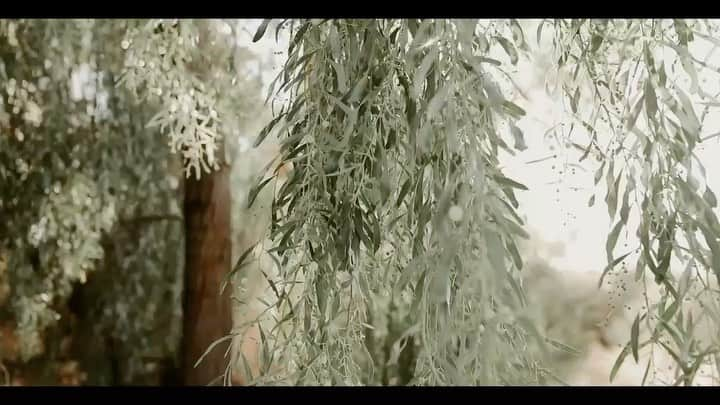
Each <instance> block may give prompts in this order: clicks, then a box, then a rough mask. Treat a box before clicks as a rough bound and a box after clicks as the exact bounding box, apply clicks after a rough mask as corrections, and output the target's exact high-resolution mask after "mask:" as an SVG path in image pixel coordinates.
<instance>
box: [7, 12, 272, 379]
mask: <svg viewBox="0 0 720 405" xmlns="http://www.w3.org/2000/svg"><path fill="white" fill-rule="evenodd" d="M230 24H233V22H230ZM187 27H191V29H189V30H188V29H187ZM194 27H199V28H200V29H203V30H205V31H204V32H206V33H207V32H211V33H212V35H213V37H212V41H216V42H217V43H216V44H215V43H213V44H212V45H210V44H205V45H204V46H203V47H202V53H201V52H199V48H197V47H195V46H193V45H194V44H193V38H194V36H195V34H196V30H195V29H194ZM180 31H182V34H181V33H180ZM233 33H234V28H231V26H230V25H228V24H225V23H224V22H222V21H214V22H211V23H207V24H197V25H195V23H194V22H191V21H184V22H177V21H174V22H173V21H165V22H164V23H163V22H162V21H122V20H111V21H103V20H82V21H81V20H0V83H2V88H1V91H0V128H1V129H2V136H0V190H2V193H1V194H0V218H2V221H0V258H2V259H1V260H2V265H0V270H1V271H2V272H1V273H0V274H1V275H0V282H2V288H1V289H0V309H1V310H2V314H1V316H2V318H1V319H2V321H1V322H2V324H1V325H2V329H1V333H2V342H3V345H2V347H0V360H1V361H2V363H3V364H4V366H5V367H6V368H7V370H8V371H9V372H10V375H11V376H12V378H13V383H18V384H55V383H74V384H79V383H86V384H157V383H161V382H163V380H164V379H166V380H167V379H168V378H171V377H172V376H171V375H170V374H168V373H171V372H176V369H177V368H178V367H179V366H180V360H181V359H180V358H179V357H178V355H179V352H178V349H179V347H180V346H179V345H180V343H181V336H182V319H183V317H182V315H183V313H182V312H183V311H182V306H181V305H180V303H181V302H182V295H183V275H184V273H185V267H186V266H185V254H184V253H183V252H184V248H183V246H184V234H185V232H184V228H185V226H184V223H183V218H184V215H183V196H184V190H185V189H186V188H187V187H186V185H185V184H184V178H185V173H186V171H185V169H184V168H185V167H193V168H195V170H199V169H200V166H199V165H200V161H199V160H198V158H197V157H196V156H197V155H193V151H192V150H189V148H188V146H187V144H186V140H185V139H182V136H187V137H190V136H199V135H201V134H203V131H206V132H211V131H216V132H223V133H225V134H230V135H236V134H237V133H238V132H239V131H240V130H241V129H242V127H241V126H240V123H243V124H245V121H247V117H250V116H253V115H254V114H255V111H257V110H262V108H261V107H260V106H261V100H259V94H260V86H259V81H258V80H256V79H253V77H254V76H251V75H248V74H247V72H245V71H242V72H241V73H242V75H238V74H236V72H238V71H240V70H242V69H243V68H244V64H246V63H249V62H251V61H252V60H253V55H252V54H251V53H249V52H248V51H247V50H239V49H236V47H235V46H234V42H233V41H232V37H231V35H232V34H233ZM134 34H135V35H134ZM133 35H134V36H133ZM183 35H184V36H183ZM168 38H175V39H177V38H179V39H180V40H182V39H183V38H185V39H186V41H187V42H186V45H185V46H184V47H183V46H173V45H172V44H168ZM143 41H144V43H143ZM221 41H222V42H221ZM130 42H132V45H133V49H134V50H138V51H137V53H136V54H128V51H127V50H128V48H129V47H130ZM169 42H172V41H169ZM180 42H181V41H180ZM163 45H169V49H167V50H165V51H164V52H163V51H162V50H161V47H162V46H163ZM213 49H216V50H217V52H213V51H212V50H213ZM143 50H144V52H147V54H142V51H143ZM236 50H237V52H236ZM201 54H202V55H204V57H207V58H210V59H213V58H214V59H213V62H215V63H208V62H207V61H203V60H201V59H198V55H201ZM192 58H195V65H193V64H192V63H191V62H190V60H191V59H192ZM221 60H222V61H226V62H225V63H223V62H221ZM202 66H220V68H219V69H217V70H209V69H208V70H206V71H202V72H199V73H196V72H195V71H197V70H198V69H199V67H202ZM143 69H146V70H147V71H151V72H156V73H155V75H151V74H146V75H144V76H143V81H142V84H140V83H139V81H140V80H139V79H137V77H136V76H135V75H134V73H135V72H138V71H142V70H143ZM198 75H201V76H198ZM228 76H232V77H231V78H228ZM121 78H124V79H125V80H126V84H128V82H127V80H130V82H129V85H127V86H125V85H117V84H116V83H117V82H118V81H119V80H120V79H121ZM230 82H232V83H233V85H232V86H228V83H230ZM219 88H222V90H223V93H222V94H219V92H218V89H219ZM194 91H196V92H197V93H196V94H195V95H196V96H198V97H193V98H191V99H188V97H192V96H188V93H189V94H191V95H192V94H193V92H194ZM202 96H204V97H205V98H202ZM198 100H199V101H198ZM195 101H198V103H201V102H205V103H206V104H204V105H201V104H195ZM190 102H192V103H191V104H190ZM171 103H175V104H173V105H174V106H175V107H171V106H170V104H171ZM183 103H185V104H183ZM169 108H176V109H178V112H180V111H182V112H183V114H178V115H177V116H173V118H168V117H169V116H170V115H171V113H170V112H169ZM200 110H203V111H202V112H198V111H200ZM213 111H215V112H213ZM163 112H165V113H167V114H166V115H163ZM218 112H219V114H218ZM202 113H204V114H205V115H206V116H209V115H210V114H212V116H213V117H209V118H210V120H207V119H206V120H203V119H197V118H192V117H193V116H194V115H197V114H202ZM218 115H222V117H223V118H224V120H223V122H222V124H220V123H219V122H218V120H217V119H218ZM163 118H165V119H168V120H169V119H172V120H173V122H172V124H173V125H176V126H175V127H173V130H172V131H171V133H173V134H179V135H178V136H177V137H176V138H174V139H172V141H174V143H173V144H172V145H171V146H172V147H171V148H168V141H167V137H166V136H164V135H163V133H162V132H163V131H164V128H163V129H161V128H158V126H157V125H155V126H153V125H152V124H153V122H151V120H153V119H155V123H157V121H158V119H163ZM212 120H214V121H212ZM208 121H212V122H208ZM148 123H151V125H147V124H148ZM163 123H164V122H163ZM161 125H162V123H161ZM181 135H182V136H181ZM215 135H216V134H215V133H213V136H215ZM211 140H213V141H214V139H211ZM195 144H197V143H195ZM215 144H216V142H212V143H211V145H212V146H211V147H212V148H215V147H216V145H215ZM218 144H219V143H218ZM227 149H228V151H227V154H228V155H230V154H231V153H233V152H235V151H236V148H234V145H232V144H231V145H229V146H228V148H227ZM174 150H178V151H180V152H182V153H183V154H181V155H178V154H174V153H173V151H174ZM205 153H206V155H207V151H206V152H205ZM179 156H180V158H183V157H184V158H185V161H184V162H183V161H181V159H180V158H179ZM222 158H223V159H224V157H222ZM205 163H206V164H207V163H208V162H205ZM210 164H211V165H212V164H214V165H217V164H218V163H217V162H210ZM193 165H194V166H193ZM216 173H222V172H216ZM198 174H199V173H198ZM193 175H195V173H193ZM225 177H228V176H227V174H225ZM208 178H211V176H209V177H208ZM225 187H229V184H226V185H225ZM224 193H226V195H227V196H229V193H230V190H229V189H226V190H224ZM200 215H202V214H200ZM222 215H223V217H222V218H221V221H223V220H224V221H226V223H227V231H228V232H229V229H230V206H227V207H226V212H224V213H222ZM205 232H206V233H207V234H211V233H212V230H211V229H206V230H205ZM201 236H202V235H201ZM221 236H222V237H224V238H227V239H228V243H229V242H230V237H231V235H230V234H227V235H221ZM228 247H229V246H228ZM228 253H229V249H228ZM228 263H229V258H228ZM198 265H202V264H197V263H195V264H194V266H198ZM216 291H217V290H215V291H213V292H216ZM209 293H210V292H209V291H208V292H206V294H209ZM228 316H229V313H228ZM228 319H229V318H228ZM224 333H227V331H218V334H219V335H218V337H220V336H222V334H224ZM209 343H211V342H208V343H207V345H209ZM207 345H205V346H207ZM203 350H204V349H203ZM198 356H199V354H198ZM175 378H177V377H175ZM175 381H178V380H177V379H176V380H175Z"/></svg>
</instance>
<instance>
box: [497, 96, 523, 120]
mask: <svg viewBox="0 0 720 405" xmlns="http://www.w3.org/2000/svg"><path fill="white" fill-rule="evenodd" d="M502 105H503V107H504V108H505V112H507V113H508V114H510V115H512V116H513V117H514V118H521V117H524V116H525V110H523V109H522V108H520V107H519V106H518V105H517V104H515V103H513V102H512V101H509V100H505V101H503V104H502Z"/></svg>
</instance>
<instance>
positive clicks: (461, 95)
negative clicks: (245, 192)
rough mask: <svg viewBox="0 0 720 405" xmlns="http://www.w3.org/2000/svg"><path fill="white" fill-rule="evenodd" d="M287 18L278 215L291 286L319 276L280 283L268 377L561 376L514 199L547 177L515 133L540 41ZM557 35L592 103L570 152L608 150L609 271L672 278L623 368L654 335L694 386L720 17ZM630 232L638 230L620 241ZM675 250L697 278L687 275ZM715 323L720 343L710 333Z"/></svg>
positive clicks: (572, 96)
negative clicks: (530, 278)
mask: <svg viewBox="0 0 720 405" xmlns="http://www.w3.org/2000/svg"><path fill="white" fill-rule="evenodd" d="M286 24H289V25H290V30H291V38H292V39H291V41H290V44H289V48H288V55H287V62H286V64H285V66H284V69H283V72H282V73H281V74H280V75H279V76H278V78H277V82H276V83H277V84H278V85H279V88H278V91H279V92H289V93H290V103H288V105H287V107H284V108H282V109H281V110H280V111H279V112H278V113H277V114H276V116H275V118H274V119H273V120H272V121H271V122H270V124H269V125H268V126H267V128H266V129H265V130H263V131H262V132H261V133H260V135H259V137H258V140H257V143H260V142H262V140H263V138H264V136H266V135H267V134H268V133H270V132H271V131H277V132H278V133H279V136H280V137H281V141H280V142H281V145H282V161H283V162H284V163H286V164H292V165H293V167H294V169H293V171H292V174H291V175H290V178H289V179H288V181H287V182H286V183H285V184H284V185H283V186H282V187H280V188H279V190H277V194H278V195H277V198H276V200H275V202H274V207H273V220H274V221H273V224H272V226H271V231H270V232H271V233H270V236H271V238H272V239H273V240H274V244H273V246H272V247H271V249H270V250H271V251H272V252H275V253H277V254H278V255H279V256H280V258H281V260H280V261H279V262H278V266H279V267H281V271H280V273H281V277H280V282H278V280H276V281H275V282H274V286H278V285H281V286H291V285H292V286H294V285H296V279H297V278H298V275H301V276H302V279H303V280H304V283H303V286H304V287H302V288H301V292H302V293H301V297H302V298H301V299H299V300H297V301H296V302H292V300H290V299H289V297H290V295H289V294H288V290H289V289H291V287H284V288H275V287H273V292H274V293H275V294H276V297H275V301H274V302H272V303H269V305H270V306H275V307H276V308H277V309H279V310H281V311H284V312H282V313H283V315H284V316H281V317H280V318H279V322H278V325H277V326H276V327H275V328H274V329H273V331H266V332H265V333H264V334H263V336H264V338H263V344H262V347H261V350H260V354H261V360H262V361H261V366H260V373H259V374H260V375H261V376H262V377H267V378H270V377H272V375H269V374H273V373H269V370H270V369H271V368H270V364H271V363H272V362H273V361H278V359H282V363H285V364H290V365H291V366H290V367H289V368H288V369H287V370H285V373H284V375H282V377H284V378H287V379H288V380H285V381H289V382H292V383H298V384H317V383H319V384H326V383H332V384H359V383H365V384H408V383H412V384H528V383H529V384H536V383H547V382H552V381H553V378H554V376H553V373H552V371H551V370H549V369H548V368H547V364H544V363H543V361H542V360H543V357H544V354H543V353H545V352H546V351H547V350H549V349H552V347H553V346H552V345H551V346H548V345H547V344H546V343H548V340H547V339H546V337H545V336H544V335H543V331H542V330H538V329H537V328H536V327H535V326H536V325H535V324H534V322H533V319H531V318H530V317H529V316H528V315H527V311H525V310H524V301H525V298H524V295H523V292H522V288H521V285H520V282H519V277H520V270H521V269H522V259H521V255H520V253H519V250H518V238H523V237H525V236H526V232H525V231H524V230H523V225H524V224H523V221H522V220H521V219H520V217H519V216H518V215H517V211H516V210H517V209H518V202H517V199H516V195H515V193H516V192H518V191H521V190H526V189H527V187H526V186H525V185H523V184H520V183H518V182H517V181H515V180H513V179H511V178H508V177H507V176H506V175H505V174H504V173H503V171H502V169H501V168H500V161H499V156H500V155H501V154H502V153H505V152H506V153H509V154H512V153H514V151H513V150H522V149H524V148H526V146H525V141H524V134H523V133H522V131H521V130H520V129H519V127H518V125H517V122H518V120H519V119H521V118H522V117H523V115H524V114H525V112H524V110H523V109H522V107H521V106H518V105H516V104H515V103H513V102H511V101H510V98H511V94H512V90H513V89H512V86H511V83H512V81H511V80H506V79H507V78H508V77H510V78H511V77H512V74H513V72H512V71H511V68H512V65H515V64H516V63H517V61H518V59H519V58H520V57H525V56H526V55H527V51H528V50H529V46H530V45H529V44H528V43H527V42H526V40H525V33H524V32H523V30H522V28H521V26H520V25H519V24H518V23H517V22H516V21H514V20H500V21H476V20H402V21H400V20H302V21H286ZM267 27H268V22H267V21H265V22H264V23H263V24H262V25H261V26H260V28H259V30H258V32H257V34H256V38H259V37H261V36H262V35H264V34H265V31H266V30H267ZM279 29H280V28H279ZM548 31H549V32H548ZM541 35H546V36H547V35H551V36H552V37H553V50H554V56H555V58H554V59H553V61H552V63H551V66H550V68H551V70H552V71H555V72H558V75H559V77H561V80H560V81H558V83H557V87H556V89H557V90H558V91H562V92H563V94H565V97H566V101H567V107H568V111H569V112H571V113H572V114H573V116H572V120H571V122H568V127H569V128H570V129H569V130H568V131H565V132H563V133H560V134H558V138H559V140H560V141H561V142H559V143H560V146H561V150H560V152H559V153H561V154H562V155H563V157H564V158H565V159H566V160H569V159H571V158H572V159H579V161H580V162H582V161H584V160H585V159H586V158H587V157H588V156H593V157H595V161H596V163H597V165H596V174H595V184H596V185H597V184H598V183H599V182H600V181H601V180H602V179H605V180H606V183H607V190H606V196H605V203H606V205H607V208H608V214H609V216H610V217H611V219H613V220H614V221H615V225H614V226H613V228H612V230H611V231H610V233H609V235H608V238H607V246H606V250H607V259H608V263H607V266H606V268H605V271H604V272H603V275H605V274H608V273H612V272H614V271H615V268H616V267H621V266H622V267H625V266H626V260H627V259H628V258H629V257H631V256H630V254H631V253H633V252H636V253H638V255H637V264H636V274H637V278H638V279H639V280H646V278H645V277H644V276H645V275H646V273H647V274H649V275H650V276H651V278H650V279H649V282H650V283H656V284H657V285H659V286H660V287H661V290H660V291H661V296H660V298H659V300H657V301H649V300H648V301H647V305H646V307H644V309H642V310H640V309H637V310H636V312H637V316H636V318H635V322H634V324H633V326H632V330H631V334H630V335H631V339H630V341H629V342H628V343H627V345H626V347H625V349H624V350H623V351H622V353H621V356H620V357H619V358H618V361H617V363H616V365H615V367H613V369H612V370H609V372H610V374H611V378H612V375H613V374H614V373H616V372H617V369H618V367H619V366H620V365H621V364H622V362H623V361H624V359H625V357H627V356H628V355H630V354H632V356H633V357H634V358H635V360H636V361H637V359H638V358H639V351H640V350H643V349H645V348H649V350H664V351H666V352H667V353H669V355H671V356H672V357H673V358H674V359H675V360H676V363H677V366H678V372H677V380H676V381H675V383H684V384H691V383H692V381H693V379H694V377H695V374H696V372H697V370H698V369H699V367H700V366H701V365H702V364H704V363H708V362H710V363H712V362H713V356H717V353H718V352H717V349H718V343H719V342H718V341H717V336H719V335H718V333H717V331H718V327H720V323H718V319H719V318H718V315H719V314H720V312H719V311H718V300H719V298H718V295H717V278H718V277H720V251H719V250H718V249H720V248H718V246H719V245H718V236H720V225H719V224H718V221H717V217H716V214H715V211H714V208H716V204H717V201H716V198H715V195H714V193H713V192H712V190H711V189H710V188H709V187H708V186H707V185H706V184H702V183H701V182H703V181H704V168H703V166H702V162H701V161H700V160H699V159H698V158H697V156H696V154H695V151H696V148H697V147H698V145H701V144H702V142H703V141H704V139H703V136H702V135H701V131H702V129H703V121H702V117H701V116H698V113H697V112H696V107H695V105H694V104H693V102H694V101H702V102H705V105H706V106H708V107H712V106H715V105H717V100H716V99H715V98H714V96H713V95H710V94H707V93H706V92H704V91H703V88H702V86H699V85H698V79H697V77H698V71H700V70H704V69H706V68H708V65H707V64H706V63H705V62H703V61H702V60H699V59H698V58H697V57H695V56H694V55H693V53H692V49H693V48H692V43H693V41H698V40H699V39H701V40H706V41H710V42H712V43H717V39H716V30H715V28H714V27H713V26H712V25H711V24H709V23H708V22H705V21H685V20H674V21H670V20H642V21H641V20H621V21H614V20H569V21H568V20H555V21H543V22H542V23H541V24H540V25H539V28H538V32H537V37H538V38H539V37H540V36H541ZM698 38H699V39H698ZM494 50H502V53H504V55H503V56H496V55H498V52H495V51H494ZM678 66H681V69H680V68H678ZM683 76H686V77H687V78H689V79H688V80H685V78H686V77H683ZM703 116H704V115H703ZM510 145H512V146H510ZM586 163H588V162H586ZM271 179H272V174H270V175H269V177H268V178H266V179H263V180H262V181H261V182H259V183H258V186H257V187H258V188H260V187H263V186H266V185H267V184H273V183H272V182H271V181H270V180H271ZM698 179H699V180H698ZM529 186H532V185H529ZM252 195H253V193H251V196H252ZM250 200H251V202H252V198H250ZM594 202H595V197H594V194H593V196H592V197H591V198H590V201H589V204H594ZM633 218H637V221H636V222H638V223H637V225H636V226H634V225H635V224H631V223H630V222H629V220H630V219H633ZM623 230H630V231H636V232H637V235H638V237H639V240H640V243H639V245H638V246H637V247H634V248H633V247H631V248H628V249H629V252H623V253H620V254H616V252H615V245H616V244H617V240H618V237H619V236H620V233H621V232H622V231H623ZM243 257H244V258H245V261H246V262H247V261H248V260H249V259H248V258H249V257H251V256H250V255H244V256H243ZM291 259H292V260H291ZM675 260H676V261H677V262H679V263H681V264H682V265H683V266H684V267H683V268H684V271H679V272H678V271H676V272H673V271H671V268H670V265H671V262H672V263H675ZM241 265H242V263H241ZM680 274H681V275H680ZM601 282H602V280H601ZM691 298H692V299H693V300H695V301H696V302H698V301H699V302H700V307H701V311H700V312H698V311H692V310H691V309H690V308H688V306H687V301H688V300H690V299H691ZM703 322H704V323H709V325H710V329H711V330H712V331H715V333H710V339H700V338H698V337H697V336H696V333H695V330H696V328H697V326H698V324H700V323H703ZM560 343H561V342H560ZM554 346H559V347H563V345H562V344H559V345H558V344H557V342H556V344H555V345H554ZM716 360H717V357H715V361H716ZM647 368H648V370H649V369H650V368H651V363H650V362H649V363H648V365H647ZM252 371H253V370H248V372H252ZM646 376H647V373H646ZM275 377H277V375H275ZM257 381H258V382H267V381H271V380H268V379H266V378H259V379H258V380H257Z"/></svg>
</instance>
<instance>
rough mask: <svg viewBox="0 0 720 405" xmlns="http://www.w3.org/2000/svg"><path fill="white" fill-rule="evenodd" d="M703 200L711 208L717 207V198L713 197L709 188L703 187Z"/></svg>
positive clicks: (713, 194)
mask: <svg viewBox="0 0 720 405" xmlns="http://www.w3.org/2000/svg"><path fill="white" fill-rule="evenodd" d="M703 199H704V200H705V201H706V202H707V203H708V204H709V205H710V206H711V207H712V208H716V207H717V198H716V197H715V193H713V191H712V190H710V187H709V186H705V192H704V193H703Z"/></svg>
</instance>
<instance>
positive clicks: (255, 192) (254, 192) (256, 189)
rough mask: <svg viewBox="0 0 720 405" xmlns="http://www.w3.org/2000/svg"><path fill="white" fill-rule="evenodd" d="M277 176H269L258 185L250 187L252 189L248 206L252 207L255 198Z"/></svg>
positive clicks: (249, 193)
mask: <svg viewBox="0 0 720 405" xmlns="http://www.w3.org/2000/svg"><path fill="white" fill-rule="evenodd" d="M274 178H275V176H271V177H268V178H267V179H265V180H263V181H261V182H260V183H258V184H257V185H255V186H253V187H251V188H250V191H249V192H248V202H247V208H251V207H252V205H253V203H254V202H255V199H256V198H257V196H258V194H259V193H260V191H261V190H262V189H263V187H265V185H267V184H268V183H269V182H270V181H271V180H272V179H274Z"/></svg>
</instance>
